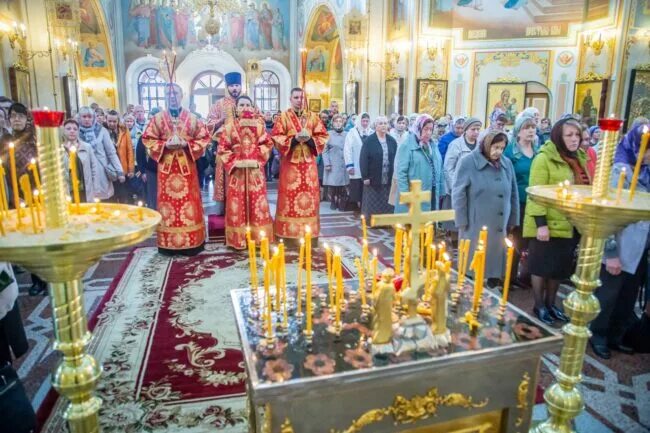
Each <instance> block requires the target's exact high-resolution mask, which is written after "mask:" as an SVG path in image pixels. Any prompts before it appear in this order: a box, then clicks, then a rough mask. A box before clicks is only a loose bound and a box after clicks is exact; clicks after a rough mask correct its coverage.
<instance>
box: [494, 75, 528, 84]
mask: <svg viewBox="0 0 650 433" xmlns="http://www.w3.org/2000/svg"><path fill="white" fill-rule="evenodd" d="M495 82H496V83H523V82H524V81H523V80H522V79H521V78H517V77H515V76H514V75H506V76H505V77H499V78H497V79H496V81H495Z"/></svg>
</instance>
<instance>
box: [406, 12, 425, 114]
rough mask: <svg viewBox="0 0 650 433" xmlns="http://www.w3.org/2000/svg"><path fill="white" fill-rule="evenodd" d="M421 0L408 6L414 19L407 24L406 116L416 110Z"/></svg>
mask: <svg viewBox="0 0 650 433" xmlns="http://www.w3.org/2000/svg"><path fill="white" fill-rule="evenodd" d="M420 3H421V2H411V3H409V6H410V7H411V10H410V13H411V16H412V17H416V19H413V20H411V25H410V26H409V35H410V39H411V50H410V51H409V53H408V68H407V69H406V73H405V74H404V86H405V94H404V112H403V113H402V114H404V115H405V116H407V115H408V114H409V113H414V112H416V111H417V110H416V101H415V90H416V87H417V79H418V77H419V73H420V71H418V54H419V53H418V49H419V43H418V42H419V38H420V23H421V21H422V20H421V19H420V14H421V10H422V8H421V4H420Z"/></svg>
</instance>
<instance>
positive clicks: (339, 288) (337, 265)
mask: <svg viewBox="0 0 650 433" xmlns="http://www.w3.org/2000/svg"><path fill="white" fill-rule="evenodd" d="M334 272H335V273H336V317H335V320H336V325H337V326H340V324H341V303H342V302H343V299H342V297H343V272H342V270H341V250H339V249H338V248H335V249H334Z"/></svg>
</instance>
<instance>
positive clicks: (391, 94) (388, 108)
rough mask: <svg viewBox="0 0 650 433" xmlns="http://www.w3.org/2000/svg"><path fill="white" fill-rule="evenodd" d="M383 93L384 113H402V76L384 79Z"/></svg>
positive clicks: (388, 114) (387, 114)
mask: <svg viewBox="0 0 650 433" xmlns="http://www.w3.org/2000/svg"><path fill="white" fill-rule="evenodd" d="M385 86H386V87H385V90H386V92H385V93H384V95H385V99H384V109H385V111H384V113H385V114H386V116H390V115H391V114H393V113H398V114H404V78H395V79H392V80H386V84H385Z"/></svg>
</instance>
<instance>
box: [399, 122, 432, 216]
mask: <svg viewBox="0 0 650 433" xmlns="http://www.w3.org/2000/svg"><path fill="white" fill-rule="evenodd" d="M433 125H434V120H433V118H432V117H431V116H429V115H428V114H422V115H420V116H418V118H417V119H416V120H415V122H413V125H412V126H411V133H410V134H409V136H408V139H407V140H406V143H404V144H403V145H402V146H400V147H399V148H398V150H397V155H396V156H395V172H396V178H397V193H396V194H395V197H394V201H392V202H391V204H393V205H394V206H395V213H404V212H408V206H406V205H401V204H399V194H400V193H403V192H408V191H409V190H410V189H411V181H412V180H420V181H422V190H423V191H431V203H422V210H423V211H429V210H431V209H437V208H438V203H439V198H440V196H442V195H443V194H444V178H443V175H442V157H441V156H440V151H439V150H438V146H436V145H434V144H433V141H432V139H431V138H432V136H433Z"/></svg>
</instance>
